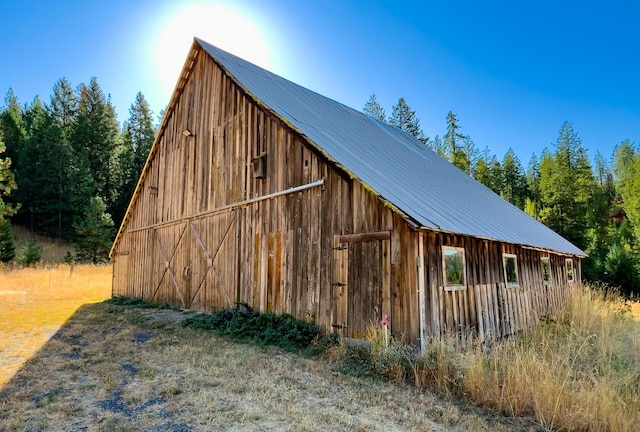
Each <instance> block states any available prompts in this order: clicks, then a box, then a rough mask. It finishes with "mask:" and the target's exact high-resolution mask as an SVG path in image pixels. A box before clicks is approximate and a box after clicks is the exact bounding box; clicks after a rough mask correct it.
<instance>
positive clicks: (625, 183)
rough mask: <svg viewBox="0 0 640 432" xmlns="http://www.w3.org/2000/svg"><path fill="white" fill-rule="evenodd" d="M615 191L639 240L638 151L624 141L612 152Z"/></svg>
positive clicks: (639, 176) (639, 174)
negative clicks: (618, 194)
mask: <svg viewBox="0 0 640 432" xmlns="http://www.w3.org/2000/svg"><path fill="white" fill-rule="evenodd" d="M614 172H615V177H616V189H617V191H618V192H619V193H620V197H621V199H622V206H623V208H624V212H625V214H626V216H627V217H628V218H629V220H630V221H631V223H632V224H633V225H634V227H635V229H636V236H637V237H638V238H640V150H637V149H636V147H635V146H634V145H633V144H632V143H631V142H630V141H625V142H623V143H621V144H620V145H618V146H617V147H616V149H615V151H614Z"/></svg>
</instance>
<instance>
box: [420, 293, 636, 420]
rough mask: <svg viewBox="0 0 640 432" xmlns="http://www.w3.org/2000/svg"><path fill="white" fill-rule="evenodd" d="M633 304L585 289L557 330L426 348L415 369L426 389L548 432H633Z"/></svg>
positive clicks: (553, 327) (548, 325)
mask: <svg viewBox="0 0 640 432" xmlns="http://www.w3.org/2000/svg"><path fill="white" fill-rule="evenodd" d="M638 310H639V308H638V304H637V303H635V304H634V303H632V302H628V301H623V300H622V299H620V298H619V297H615V296H613V297H609V298H605V296H604V294H602V293H597V292H594V291H590V290H588V289H584V290H580V291H578V292H576V295H575V296H574V298H573V300H572V301H571V303H570V304H569V305H568V307H567V309H566V311H564V313H563V314H562V316H561V317H560V318H559V319H558V321H557V322H550V323H545V324H541V325H540V326H538V327H536V328H534V329H530V330H529V331H528V332H527V333H525V334H524V335H522V336H521V337H519V338H516V339H514V340H511V341H508V342H506V343H504V344H496V345H494V346H493V347H492V348H491V350H490V352H486V350H484V349H481V348H478V347H475V348H473V347H472V348H470V349H468V350H467V351H465V352H462V353H460V352H458V353H456V352H453V350H451V349H450V348H449V346H450V345H449V346H448V345H447V344H446V343H445V344H440V345H434V346H433V347H432V349H431V351H430V353H429V354H428V356H427V357H428V358H427V359H426V360H425V359H422V363H421V364H419V366H418V367H417V368H416V371H417V372H416V381H418V382H419V383H422V384H423V385H424V386H425V387H427V388H434V389H437V390H440V391H445V392H450V393H452V394H455V395H456V396H463V397H465V398H466V399H468V400H470V401H471V402H473V403H475V404H478V405H480V406H484V407H488V408H492V409H495V410H497V411H500V412H503V413H505V414H508V415H513V416H531V417H533V418H535V419H536V421H537V422H538V423H539V424H541V425H543V426H545V427H546V428H549V429H556V430H611V431H635V430H637V427H638V424H640V322H639V321H638V318H640V316H639V315H638Z"/></svg>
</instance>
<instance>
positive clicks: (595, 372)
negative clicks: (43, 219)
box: [0, 266, 640, 431]
mask: <svg viewBox="0 0 640 432" xmlns="http://www.w3.org/2000/svg"><path fill="white" fill-rule="evenodd" d="M110 283H111V269H110V267H90V266H76V267H68V266H59V267H55V268H40V269H22V270H13V271H4V272H0V286H1V287H3V288H2V290H1V291H0V296H1V298H0V429H2V430H118V431H129V430H145V431H146V430H152V431H191V430H193V431H196V430H231V431H236V430H237V431H240V430H242V431H244V430H249V431H250V430H274V431H275V430H278V431H280V430H296V431H298V430H302V431H305V430H307V431H314V430H318V431H320V430H322V431H325V430H360V431H413V430H421V431H422V430H424V431H429V430H472V431H476V430H492V431H493V430H498V431H499V430H505V431H507V430H527V431H533V430H615V431H627V430H628V431H634V430H636V425H637V424H640V321H639V320H640V305H639V304H638V303H633V302H625V301H623V300H621V299H619V298H615V297H614V298H605V297H604V296H603V295H602V294H599V293H594V292H591V291H581V292H579V293H578V294H577V295H576V296H575V298H574V301H573V302H572V303H571V304H570V305H569V307H568V308H567V310H566V311H565V313H564V314H563V315H562V316H560V317H558V319H557V320H556V321H554V322H547V323H543V324H541V325H540V326H539V327H537V328H535V329H532V330H530V331H528V332H526V333H525V334H524V335H522V336H519V337H515V338H513V339H511V340H508V341H506V342H505V343H503V344H495V345H493V346H491V347H484V348H479V347H469V349H467V350H463V351H453V350H452V349H451V347H449V346H447V345H446V344H434V345H432V346H430V348H429V352H428V353H427V354H426V355H425V356H423V357H419V358H417V359H415V358H414V359H413V360H409V355H408V351H407V349H406V347H402V346H400V345H395V344H392V347H391V349H383V348H382V344H381V339H380V334H379V333H376V332H375V331H374V332H373V333H372V341H373V349H372V351H371V352H369V353H368V354H363V353H362V352H361V351H357V350H356V351H353V350H350V349H347V348H346V347H345V346H340V347H337V348H335V349H333V350H331V351H329V352H328V353H326V354H325V355H323V356H321V357H314V358H306V357H304V356H302V355H300V354H292V353H287V352H284V351H282V350H279V349H276V348H262V347H256V346H252V345H243V344H237V343H232V342H230V341H229V340H227V339H224V338H220V337H217V336H215V335H214V333H212V332H210V331H203V330H194V329H192V328H185V327H183V326H181V325H180V322H181V321H182V320H183V319H184V318H185V314H184V313H181V312H178V311H174V310H166V309H139V308H132V307H128V306H119V305H115V304H110V303H105V302H101V300H103V299H105V298H107V297H108V296H109V295H110ZM362 371H365V372H371V371H374V372H375V373H364V374H361V373H360V372H362ZM356 375H366V376H364V377H359V378H358V377H356ZM376 375H377V377H376ZM381 376H384V377H386V378H387V379H386V380H384V379H381V378H380V377H381ZM432 392H433V393H432ZM436 395H439V396H436ZM443 396H444V397H443ZM474 406H479V407H485V408H476V407H474ZM486 408H489V410H487V409H486ZM496 413H502V414H496ZM504 415H507V417H505V416H504Z"/></svg>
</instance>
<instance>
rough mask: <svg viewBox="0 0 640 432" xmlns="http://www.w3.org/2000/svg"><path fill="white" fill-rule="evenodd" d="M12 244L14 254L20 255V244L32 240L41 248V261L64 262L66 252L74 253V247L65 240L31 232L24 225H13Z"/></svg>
mask: <svg viewBox="0 0 640 432" xmlns="http://www.w3.org/2000/svg"><path fill="white" fill-rule="evenodd" d="M12 231H13V244H14V246H15V248H16V255H20V253H21V248H22V246H23V245H24V244H25V243H27V242H28V241H30V240H34V241H35V242H36V243H38V245H40V247H41V248H42V262H44V263H55V264H60V263H63V262H64V257H65V255H66V254H67V252H69V253H71V254H72V255H75V248H74V247H73V246H72V245H70V244H69V243H68V242H66V241H57V240H55V239H52V238H51V237H47V236H41V235H38V234H32V233H30V232H29V230H28V229H27V228H25V227H22V226H20V225H14V226H13V227H12Z"/></svg>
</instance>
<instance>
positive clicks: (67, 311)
mask: <svg viewBox="0 0 640 432" xmlns="http://www.w3.org/2000/svg"><path fill="white" fill-rule="evenodd" d="M110 296H111V267H110V266H101V267H96V266H75V267H70V266H66V265H61V266H57V267H54V268H48V267H40V268H25V269H19V270H7V269H0V386H2V385H4V384H6V383H7V382H8V381H9V379H10V378H11V377H12V376H13V374H14V373H15V372H16V371H17V370H18V369H20V367H21V366H22V365H23V363H24V362H25V361H26V360H27V359H29V358H30V357H31V356H33V355H34V354H35V353H36V352H38V350H40V349H41V348H42V346H43V345H44V344H45V343H47V341H48V340H49V338H50V337H51V336H52V335H53V334H54V333H55V332H56V331H58V330H59V329H60V327H61V326H62V325H64V323H65V322H66V321H67V320H68V319H69V318H70V317H71V316H72V315H73V314H74V313H75V312H76V310H77V309H78V308H79V307H80V306H81V305H83V304H86V303H95V302H99V301H102V300H104V299H106V298H109V297H110Z"/></svg>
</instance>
